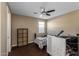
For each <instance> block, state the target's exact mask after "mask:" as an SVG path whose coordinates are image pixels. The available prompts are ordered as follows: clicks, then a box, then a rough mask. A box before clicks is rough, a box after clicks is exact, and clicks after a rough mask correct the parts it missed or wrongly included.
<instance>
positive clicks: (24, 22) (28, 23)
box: [12, 15, 42, 46]
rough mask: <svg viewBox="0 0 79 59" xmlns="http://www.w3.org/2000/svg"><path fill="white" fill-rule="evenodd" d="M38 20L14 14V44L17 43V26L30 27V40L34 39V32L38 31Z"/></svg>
mask: <svg viewBox="0 0 79 59" xmlns="http://www.w3.org/2000/svg"><path fill="white" fill-rule="evenodd" d="M38 21H42V20H39V19H37V18H33V17H27V16H19V15H12V45H14V46H16V44H17V28H28V42H31V41H33V40H34V33H38Z"/></svg>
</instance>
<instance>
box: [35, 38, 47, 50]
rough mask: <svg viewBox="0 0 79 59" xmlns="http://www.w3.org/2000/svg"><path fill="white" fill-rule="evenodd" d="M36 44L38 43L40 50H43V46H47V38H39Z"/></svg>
mask: <svg viewBox="0 0 79 59" xmlns="http://www.w3.org/2000/svg"><path fill="white" fill-rule="evenodd" d="M34 43H36V44H37V45H38V46H39V48H40V49H42V48H43V46H45V45H47V37H37V38H36V39H35V40H34Z"/></svg>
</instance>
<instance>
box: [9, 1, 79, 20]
mask: <svg viewBox="0 0 79 59" xmlns="http://www.w3.org/2000/svg"><path fill="white" fill-rule="evenodd" d="M8 4H9V8H10V9H11V12H12V13H14V14H18V15H24V16H31V17H36V18H41V19H51V18H53V17H56V16H59V15H63V14H66V13H69V12H71V11H75V10H78V9H79V2H8ZM40 7H45V9H46V10H51V9H55V10H56V11H55V12H52V13H51V16H43V17H40ZM34 12H38V14H34Z"/></svg>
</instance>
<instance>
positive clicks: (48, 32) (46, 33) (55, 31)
mask: <svg viewBox="0 0 79 59" xmlns="http://www.w3.org/2000/svg"><path fill="white" fill-rule="evenodd" d="M51 5H52V6H51ZM5 6H6V3H2V2H1V7H2V8H3V10H1V12H2V13H3V12H4V11H5V10H4V8H5ZM25 7H26V8H25ZM78 7H79V3H78V2H8V9H10V13H11V16H10V17H11V24H10V26H11V29H9V30H11V34H9V36H10V35H11V38H9V39H7V42H9V46H7V47H8V50H9V52H10V53H9V55H15V56H16V55H25V56H28V55H31V56H33V55H34V56H35V55H36V56H40V55H41V56H44V55H45V56H48V55H50V54H51V55H53V56H55V55H58V56H60V55H62V54H63V55H64V53H66V51H65V50H66V45H65V44H66V40H65V39H71V38H72V39H73V38H77V39H78V35H79V8H78ZM5 9H6V8H5ZM51 11H52V12H51ZM5 12H6V11H5ZM4 14H5V13H4ZM2 19H4V18H2ZM3 22H4V21H3ZM5 23H6V22H5ZM7 26H9V25H7ZM17 29H19V30H20V32H22V34H21V36H20V37H21V40H22V39H24V38H23V36H22V35H24V34H23V30H26V31H27V32H28V33H26V34H27V35H25V36H28V37H25V38H27V39H25V40H26V42H24V44H18V40H17V39H18V37H19V34H18V33H17V32H19V31H18V30H17ZM5 30H6V29H5ZM5 30H3V31H5ZM7 30H8V29H7ZM7 32H9V31H7ZM7 32H6V33H7ZM62 32H63V33H62ZM6 35H8V34H6ZM57 35H58V36H57ZM53 36H54V39H56V40H57V39H60V41H61V42H62V40H61V39H63V42H64V41H65V42H64V43H63V42H62V44H59V43H60V41H58V40H57V41H58V43H56V44H57V45H58V44H59V45H58V46H59V47H57V49H58V48H60V47H61V46H62V45H64V46H63V47H64V48H63V47H61V48H63V52H62V54H60V52H61V51H57V50H56V49H55V50H56V51H57V52H56V53H55V54H52V53H50V52H49V53H47V49H48V50H49V49H52V47H50V46H52V44H53V43H54V42H55V41H54V42H52V41H51V40H50V39H49V40H50V42H49V41H46V42H49V44H48V43H46V42H45V41H44V45H45V47H43V46H44V45H43V44H42V43H37V42H38V41H39V40H38V41H37V42H35V39H40V40H43V39H47V38H48V37H53ZM61 37H66V38H61ZM10 39H11V40H10ZM4 40H5V38H4ZM4 42H5V41H3V43H1V44H2V45H3V47H2V48H3V50H4V51H6V48H5V47H4V46H6V44H7V43H6V44H5V45H4ZM21 42H22V43H23V41H21ZM33 42H34V43H33ZM42 42H43V41H42ZM51 42H52V43H51ZM45 43H46V44H45ZM50 44H51V45H50ZM17 45H18V46H21V45H27V46H24V47H17ZM46 45H47V46H48V47H46ZM49 45H50V46H49ZM60 45H61V46H60ZM75 45H76V46H75V47H77V48H75V49H76V50H78V41H77V42H76V44H75ZM12 47H14V48H12ZM27 48H28V49H27ZM54 48H56V47H54ZM11 49H12V51H11ZM21 49H22V50H21ZM25 49H27V51H25ZM71 49H73V47H72V48H71ZM31 50H32V52H30V51H31ZM58 50H59V49H58ZM28 51H29V52H28ZM25 52H26V53H25ZM33 52H34V53H33ZM51 52H53V51H51ZM54 52H55V51H54ZM54 52H53V53H54ZM69 52H70V51H69ZM71 52H72V51H71ZM2 53H3V51H2ZM4 53H5V52H4ZM57 53H59V54H57ZM74 53H75V52H74ZM77 53H79V52H78V51H77ZM77 53H76V55H78V54H77ZM2 55H6V54H2ZM67 55H70V54H69V53H68V54H67ZM72 55H74V54H72Z"/></svg>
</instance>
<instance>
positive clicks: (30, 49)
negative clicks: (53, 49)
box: [9, 43, 48, 56]
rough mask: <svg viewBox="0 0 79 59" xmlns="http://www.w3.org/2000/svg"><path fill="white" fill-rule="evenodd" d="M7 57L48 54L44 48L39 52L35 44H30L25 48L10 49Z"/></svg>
mask: <svg viewBox="0 0 79 59" xmlns="http://www.w3.org/2000/svg"><path fill="white" fill-rule="evenodd" d="M9 56H48V53H47V52H46V47H44V48H43V49H42V50H41V49H40V48H39V47H38V46H37V45H36V44H34V43H31V44H28V45H27V46H22V47H18V48H17V47H14V48H12V51H11V52H10V53H9Z"/></svg>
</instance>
